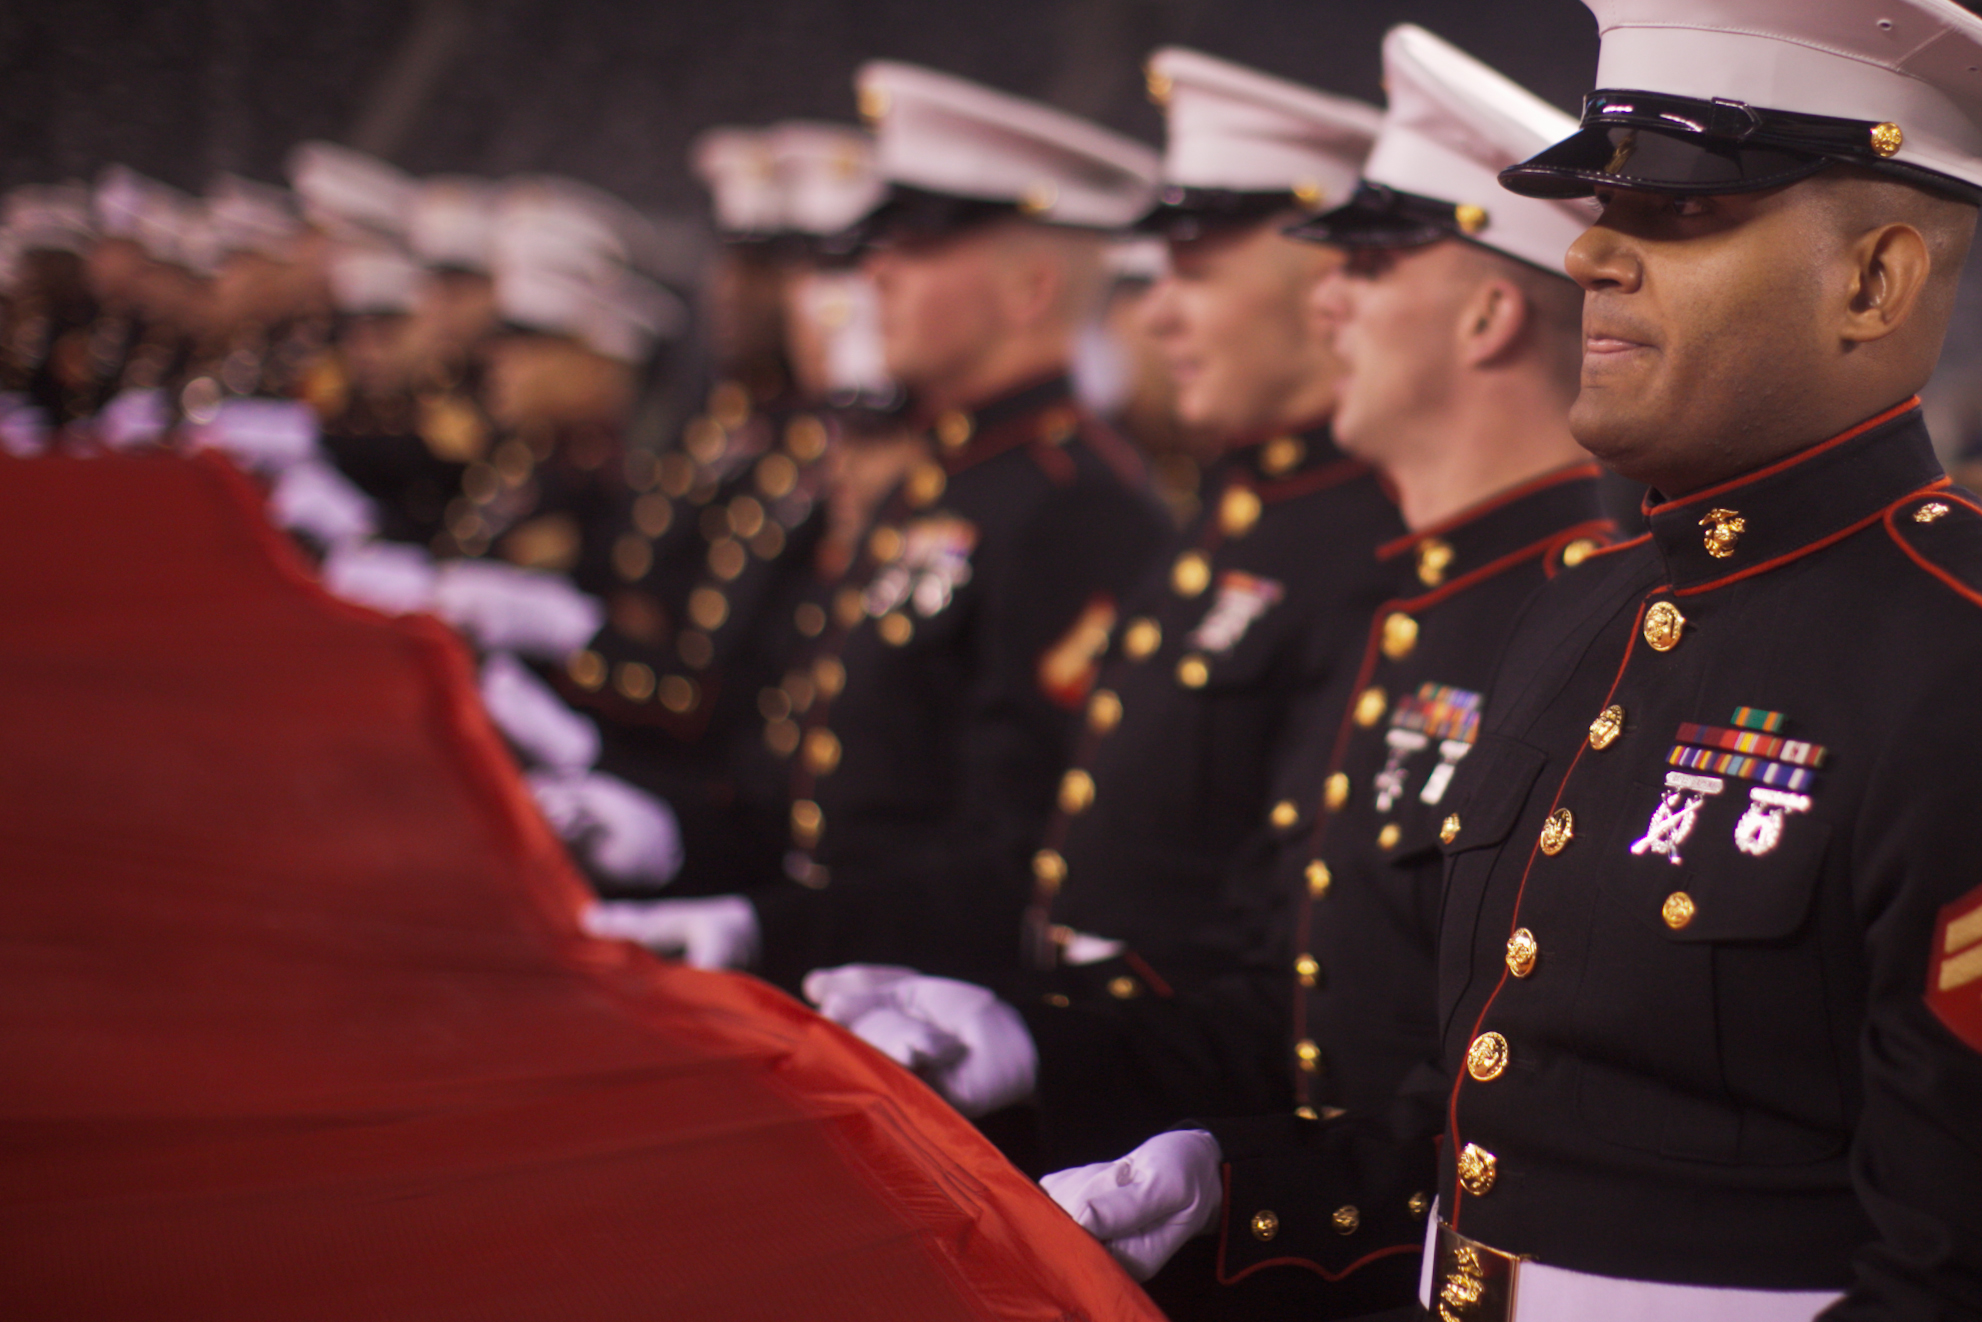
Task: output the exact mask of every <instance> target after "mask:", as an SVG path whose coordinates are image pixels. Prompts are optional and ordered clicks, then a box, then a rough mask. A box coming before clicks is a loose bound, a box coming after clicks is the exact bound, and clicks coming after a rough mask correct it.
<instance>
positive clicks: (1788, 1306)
mask: <svg viewBox="0 0 1982 1322" xmlns="http://www.w3.org/2000/svg"><path fill="white" fill-rule="evenodd" d="M1438 1227H1439V1219H1438V1204H1437V1203H1433V1204H1432V1211H1431V1215H1430V1216H1428V1217H1426V1218H1425V1256H1424V1266H1423V1267H1422V1268H1421V1269H1420V1271H1419V1273H1418V1302H1419V1303H1421V1304H1423V1305H1424V1306H1425V1307H1426V1308H1427V1309H1430V1310H1431V1315H1432V1317H1433V1318H1434V1319H1441V1318H1445V1317H1448V1316H1449V1317H1451V1318H1455V1319H1458V1320H1459V1322H1469V1319H1470V1317H1471V1314H1470V1312H1469V1311H1468V1310H1467V1309H1466V1308H1465V1306H1464V1305H1459V1306H1456V1307H1455V1306H1452V1305H1448V1304H1445V1303H1444V1301H1442V1300H1441V1301H1438V1302H1437V1303H1434V1301H1433V1299H1432V1286H1433V1284H1434V1282H1433V1280H1432V1275H1433V1271H1434V1266H1435V1258H1436V1253H1437V1246H1438ZM1513 1284H1514V1288H1513V1293H1512V1307H1511V1308H1510V1309H1509V1311H1508V1313H1507V1317H1508V1319H1509V1322H1589V1320H1590V1319H1593V1318H1601V1319H1603V1322H1811V1319H1812V1318H1814V1317H1816V1316H1817V1314H1819V1313H1821V1312H1823V1311H1824V1310H1825V1309H1826V1308H1829V1307H1830V1306H1831V1305H1832V1304H1834V1303H1836V1302H1837V1301H1838V1300H1839V1299H1840V1298H1842V1297H1843V1296H1842V1295H1840V1294H1838V1293H1837V1292H1836V1291H1830V1290H1741V1289H1732V1288H1726V1287H1722V1286H1715V1285H1675V1284H1673V1283H1672V1282H1669V1281H1633V1280H1629V1279H1626V1278H1624V1277H1620V1276H1593V1275H1591V1274H1590V1273H1588V1272H1576V1271H1569V1270H1567V1269H1565V1268H1562V1267H1551V1266H1549V1265H1548V1264H1547V1263H1544V1262H1533V1261H1522V1262H1520V1263H1518V1264H1516V1265H1515V1268H1514V1283H1513Z"/></svg>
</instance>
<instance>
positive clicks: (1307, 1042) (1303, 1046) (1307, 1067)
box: [1294, 1037, 1321, 1074]
mask: <svg viewBox="0 0 1982 1322" xmlns="http://www.w3.org/2000/svg"><path fill="white" fill-rule="evenodd" d="M1294 1059H1296V1060H1298V1061H1300V1062H1301V1070H1302V1072H1303V1073H1306V1074H1314V1073H1317V1072H1318V1071H1319V1070H1320V1069H1321V1048H1320V1047H1318V1046H1316V1045H1315V1044H1314V1041H1313V1039H1311V1038H1305V1037H1304V1038H1302V1039H1301V1040H1300V1041H1298V1042H1296V1043H1295V1044H1294Z"/></svg>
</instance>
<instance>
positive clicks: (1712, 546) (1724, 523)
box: [1700, 510, 1748, 560]
mask: <svg viewBox="0 0 1982 1322" xmlns="http://www.w3.org/2000/svg"><path fill="white" fill-rule="evenodd" d="M1700 526H1701V527H1702V528H1705V529H1706V530H1707V536H1706V544H1707V554H1708V555H1710V556H1712V557H1713V558H1714V559H1716V560H1725V559H1727V558H1728V557H1729V556H1731V555H1733V554H1734V544H1735V543H1736V542H1737V541H1739V540H1741V534H1742V533H1744V532H1747V531H1748V520H1746V519H1744V518H1742V517H1741V515H1740V514H1738V513H1736V512H1735V511H1734V510H1708V511H1707V513H1706V517H1705V518H1703V519H1701V520H1700Z"/></svg>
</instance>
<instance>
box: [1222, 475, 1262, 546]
mask: <svg viewBox="0 0 1982 1322" xmlns="http://www.w3.org/2000/svg"><path fill="white" fill-rule="evenodd" d="M1263 508H1264V506H1262V505H1261V504H1260V499H1259V493H1258V492H1256V491H1254V490H1253V489H1252V488H1251V487H1227V488H1225V495H1224V496H1223V497H1222V498H1221V499H1220V500H1219V502H1218V527H1219V530H1220V531H1221V532H1223V533H1224V534H1225V535H1226V536H1227V537H1244V536H1245V535H1246V534H1247V533H1249V532H1251V531H1252V530H1253V525H1254V524H1255V523H1258V522H1259V515H1260V511H1261V510H1262V509H1263Z"/></svg>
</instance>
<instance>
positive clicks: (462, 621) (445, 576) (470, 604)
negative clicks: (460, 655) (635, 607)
mask: <svg viewBox="0 0 1982 1322" xmlns="http://www.w3.org/2000/svg"><path fill="white" fill-rule="evenodd" d="M434 608H435V609H436V610H437V611H438V612H439V613H440V616H441V618H442V619H444V620H446V621H447V622H448V623H449V624H452V625H454V626H455V627H456V628H458V629H460V630H462V631H463V632H465V633H467V634H468V635H469V636H470V637H472V638H473V639H474V640H475V641H476V643H478V644H479V645H480V646H482V647H484V648H487V649H490V650H502V651H509V652H517V653H521V654H522V655H524V656H527V657H533V658H536V659H538V660H543V661H561V660H563V659H564V658H565V657H567V656H569V655H571V653H573V652H575V651H577V650H578V649H579V648H581V647H583V646H584V645H585V644H586V643H588V642H590V641H591V638H592V635H593V634H595V633H597V632H598V631H599V626H600V625H602V624H604V623H605V620H606V610H605V607H604V606H602V605H600V604H599V600H598V598H596V597H592V596H588V595H586V594H585V593H583V592H580V591H579V590H578V589H577V588H575V587H573V586H571V583H570V581H569V580H567V579H565V578H564V577H563V576H561V575H558V574H546V573H540V572H539V571H537V570H534V569H519V568H517V567H516V566H515V565H506V564H500V563H497V562H495V561H490V560H457V561H454V562H453V563H451V564H448V565H446V566H444V567H443V568H442V569H441V571H440V582H439V584H438V586H437V587H436V589H435V592H434Z"/></svg>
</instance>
